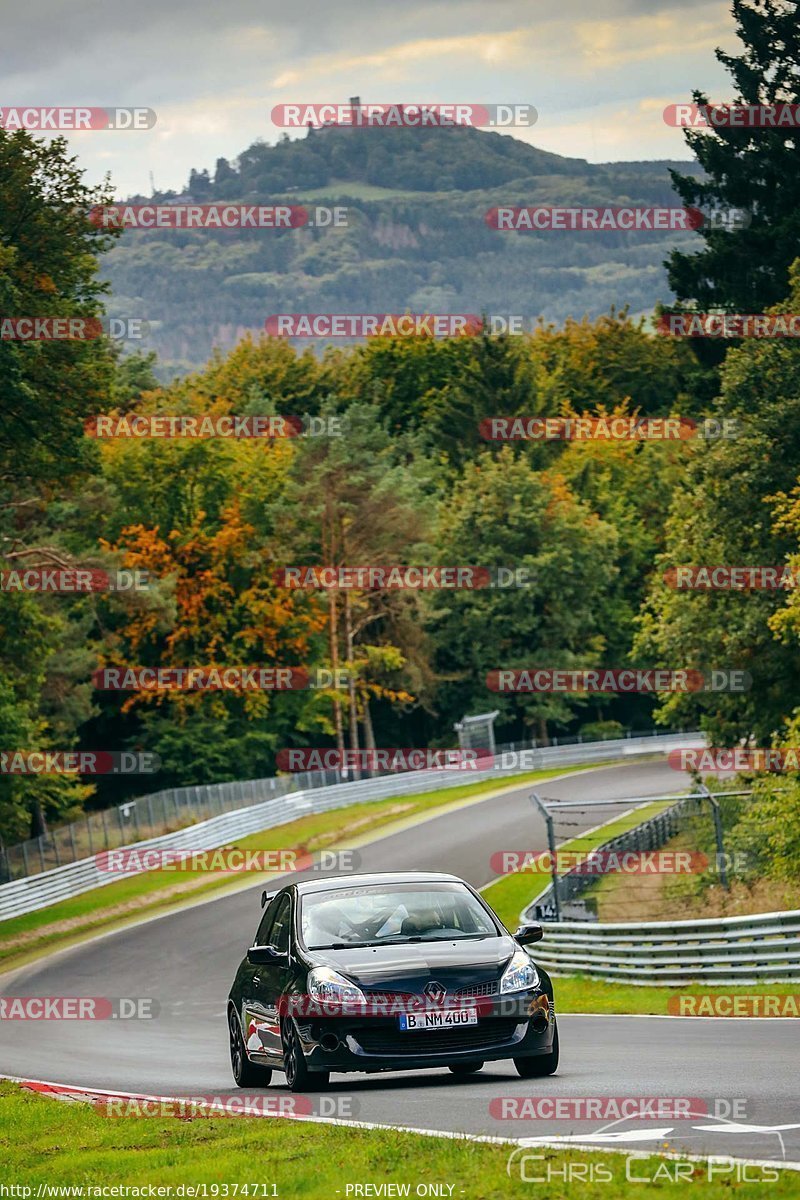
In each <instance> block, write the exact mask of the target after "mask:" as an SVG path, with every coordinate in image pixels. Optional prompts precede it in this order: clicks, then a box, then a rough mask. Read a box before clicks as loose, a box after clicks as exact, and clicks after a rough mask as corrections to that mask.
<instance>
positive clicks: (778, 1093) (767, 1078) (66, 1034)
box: [0, 762, 800, 1162]
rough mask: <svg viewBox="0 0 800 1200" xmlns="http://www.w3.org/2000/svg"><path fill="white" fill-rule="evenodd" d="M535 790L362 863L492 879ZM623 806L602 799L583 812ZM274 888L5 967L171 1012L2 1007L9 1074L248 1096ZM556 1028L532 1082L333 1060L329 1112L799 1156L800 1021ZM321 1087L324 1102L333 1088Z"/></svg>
mask: <svg viewBox="0 0 800 1200" xmlns="http://www.w3.org/2000/svg"><path fill="white" fill-rule="evenodd" d="M676 782H677V784H678V787H677V788H676ZM683 786H684V784H683V783H681V781H680V780H679V778H678V777H677V776H676V774H675V772H674V771H673V770H671V769H670V768H669V767H668V766H667V765H666V763H662V762H647V763H638V764H631V765H625V766H618V767H608V768H598V769H597V770H593V771H592V772H590V773H585V774H580V775H575V776H571V777H565V778H564V779H562V780H561V781H559V782H556V783H549V784H542V785H540V789H541V791H542V793H543V794H545V795H547V796H551V797H562V798H567V797H570V798H572V797H586V798H590V797H591V798H594V799H605V798H610V797H612V796H614V797H619V796H644V795H655V794H658V793H662V792H663V793H666V792H674V791H675V790H679V788H681V787H683ZM530 790H531V787H530V785H528V786H526V787H523V788H520V789H519V790H516V791H514V792H510V793H508V794H507V795H504V796H502V797H497V798H495V799H493V800H487V801H483V802H481V803H474V804H471V805H469V806H467V807H465V808H463V809H461V810H459V811H457V812H455V813H450V814H445V815H440V816H438V817H433V818H432V819H431V820H429V821H427V822H425V823H424V824H422V825H417V826H416V827H413V828H408V829H405V830H403V831H402V832H396V833H394V834H390V835H388V836H384V837H379V838H378V840H376V841H374V842H372V843H371V844H370V845H369V846H365V847H363V848H362V849H361V850H360V854H361V869H362V870H390V869H392V868H396V869H404V870H407V869H414V870H420V869H421V870H428V869H434V870H448V871H452V872H454V873H456V874H459V875H462V876H464V877H465V878H466V879H468V880H469V881H470V882H471V883H472V884H473V885H476V886H482V885H484V884H486V883H487V882H489V880H490V879H491V878H492V877H493V875H494V872H493V871H492V869H491V866H490V863H489V858H490V855H491V853H492V851H494V850H498V849H506V848H512V847H515V846H516V847H524V848H538V849H545V848H546V840H545V834H544V828H543V825H542V822H541V820H540V818H539V816H538V814H537V813H536V811H535V810H534V809H533V808H532V806H531V804H530V801H529V798H528V797H529V795H530ZM614 811H615V812H619V811H620V810H619V809H618V808H617V809H615V810H614ZM611 815H612V812H611V810H606V809H604V808H596V809H593V810H591V813H590V814H589V816H590V817H591V819H589V818H588V817H587V819H586V821H585V827H589V826H590V825H591V826H593V825H596V824H598V823H600V822H601V821H603V820H606V819H608V818H609V817H610V816H611ZM580 816H583V812H581V813H580ZM261 886H262V885H261V884H258V885H255V884H254V886H253V887H252V888H248V889H246V890H244V891H240V892H237V893H235V894H231V895H228V896H223V897H220V898H218V899H216V900H211V901H209V902H207V903H203V904H200V905H195V906H194V907H192V908H188V909H184V910H183V911H180V912H176V913H173V914H171V915H166V916H163V917H159V918H156V919H153V920H149V921H146V922H144V923H142V924H140V925H137V926H135V927H131V928H127V929H123V930H120V931H119V932H117V933H113V934H107V935H104V936H102V937H100V938H97V939H95V940H94V941H92V942H89V943H86V944H84V945H83V946H77V947H74V948H72V949H69V950H66V951H62V952H60V953H58V954H53V955H51V956H50V958H49V959H47V960H40V962H39V963H36V964H32V965H31V966H30V967H27V968H24V969H23V970H22V971H18V972H16V973H15V974H13V975H11V976H7V977H6V978H5V979H4V980H2V981H0V988H1V989H2V993H3V994H4V995H7V996H11V995H16V996H33V995H36V996H54V995H56V996H109V997H121V996H125V997H154V998H155V999H156V1000H157V1002H158V1004H159V1007H160V1012H159V1015H158V1017H157V1018H156V1019H154V1020H150V1021H142V1020H131V1021H110V1020H109V1021H53V1022H44V1021H0V1071H2V1072H3V1073H5V1074H8V1075H13V1076H21V1077H24V1078H27V1079H39V1080H49V1081H52V1082H56V1083H63V1084H75V1085H81V1086H86V1087H97V1088H106V1089H112V1090H119V1091H123V1092H136V1093H148V1094H157V1095H168V1096H176V1095H181V1094H191V1095H200V1094H214V1095H225V1094H238V1092H237V1089H235V1088H232V1087H231V1076H230V1066H229V1062H228V1047H227V1035H226V1026H225V1001H226V997H227V992H228V988H229V986H230V982H231V979H232V977H233V974H234V970H235V968H236V965H237V963H238V961H239V960H240V958H241V957H242V955H243V954H244V952H245V950H246V948H247V946H248V945H249V944H250V940H251V938H252V935H253V933H254V932H255V929H256V926H257V924H258V920H259V915H260V907H259V893H260V890H261ZM676 915H677V914H676ZM556 1007H557V1010H558V982H557V981H556ZM559 1028H560V1033H561V1066H560V1068H559V1071H558V1074H557V1075H555V1076H553V1077H551V1078H548V1079H541V1080H522V1079H520V1078H519V1077H518V1076H517V1074H516V1071H515V1070H514V1067H513V1064H511V1063H508V1064H505V1063H500V1064H494V1065H493V1064H488V1065H487V1066H486V1067H485V1068H484V1070H483V1071H482V1072H481V1073H480V1074H479V1075H477V1076H473V1077H472V1078H470V1079H469V1080H465V1081H457V1080H455V1079H454V1077H453V1076H452V1075H450V1074H449V1072H447V1071H443V1070H437V1071H427V1072H421V1073H418V1074H415V1075H404V1074H387V1075H372V1076H368V1075H334V1076H333V1077H332V1079H331V1085H330V1090H329V1092H328V1093H327V1094H326V1097H325V1098H324V1099H326V1100H327V1108H328V1110H331V1109H332V1108H334V1105H333V1104H332V1103H331V1100H330V1099H328V1098H332V1099H333V1100H334V1101H335V1102H336V1103H335V1115H337V1116H339V1117H344V1118H345V1119H348V1117H349V1118H354V1119H357V1120H360V1121H369V1122H376V1123H379V1124H384V1125H398V1126H405V1127H414V1128H419V1129H437V1130H450V1131H458V1132H468V1133H473V1134H484V1135H490V1136H495V1137H511V1138H525V1139H531V1138H541V1139H543V1140H546V1141H552V1140H553V1139H560V1138H571V1139H573V1140H574V1141H576V1142H579V1143H581V1144H583V1145H593V1146H597V1148H598V1149H600V1148H603V1147H607V1146H617V1147H623V1148H630V1149H632V1150H633V1149H638V1150H646V1149H652V1150H665V1149H669V1150H670V1151H673V1152H679V1153H680V1152H683V1153H687V1154H688V1153H693V1154H714V1155H733V1156H736V1157H739V1158H753V1159H763V1160H766V1159H770V1160H777V1161H791V1162H798V1161H800V1098H799V1096H800V1088H799V1087H798V1079H800V1038H798V1036H797V1029H798V1027H797V1024H795V1026H794V1027H792V1024H791V1019H786V1020H754V1019H731V1018H722V1019H712V1018H691V1017H689V1018H659V1017H634V1016H589V1015H586V1016H582V1015H581V1016H578V1015H576V1016H569V1015H565V1014H563V1013H562V1014H561V1015H560V1016H559ZM269 1092H270V1093H272V1094H275V1095H276V1096H278V1095H288V1094H287V1093H285V1091H284V1089H283V1076H282V1075H280V1074H276V1075H275V1076H274V1077H273V1087H272V1088H270V1089H269ZM508 1096H511V1097H531V1098H541V1097H547V1098H556V1097H609V1096H610V1097H630V1096H648V1097H650V1096H662V1097H692V1098H696V1099H697V1100H698V1101H699V1102H700V1103H699V1104H698V1105H697V1106H696V1108H695V1109H693V1110H692V1111H693V1112H694V1111H696V1112H697V1115H696V1116H690V1117H688V1118H686V1119H683V1120H667V1121H659V1120H649V1121H642V1120H639V1121H632V1120H627V1121H622V1122H610V1121H598V1120H596V1119H595V1120H586V1119H583V1120H578V1119H576V1118H574V1117H572V1118H570V1119H566V1120H542V1119H538V1118H536V1117H533V1118H530V1119H524V1120H510V1119H500V1118H499V1117H498V1116H497V1115H495V1112H496V1109H497V1105H495V1106H494V1110H495V1111H493V1112H490V1102H491V1101H492V1100H493V1099H495V1100H497V1099H498V1098H501V1097H508ZM307 1099H310V1100H311V1103H312V1104H314V1105H315V1106H319V1105H320V1104H321V1103H322V1099H323V1098H320V1097H313V1098H311V1097H310V1098H307ZM736 1101H738V1102H739V1106H740V1107H739V1109H738V1114H737V1109H736V1108H734V1107H732V1106H733V1105H734V1102H736ZM742 1104H743V1105H744V1116H743V1117H742V1108H741V1106H742Z"/></svg>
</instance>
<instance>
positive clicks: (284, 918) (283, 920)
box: [269, 896, 292, 954]
mask: <svg viewBox="0 0 800 1200" xmlns="http://www.w3.org/2000/svg"><path fill="white" fill-rule="evenodd" d="M291 917H292V902H291V900H290V899H289V897H288V896H284V897H283V899H282V900H281V902H280V906H279V908H278V911H277V912H276V914H275V921H274V923H273V925H272V928H271V929H270V931H269V941H270V944H271V945H272V946H274V947H275V949H276V950H280V952H281V954H288V953H289V926H290V923H291Z"/></svg>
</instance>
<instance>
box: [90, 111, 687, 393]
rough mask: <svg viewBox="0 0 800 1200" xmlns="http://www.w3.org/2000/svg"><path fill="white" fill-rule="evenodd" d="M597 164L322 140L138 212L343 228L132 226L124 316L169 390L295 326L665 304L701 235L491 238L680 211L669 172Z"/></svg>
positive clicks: (473, 144) (475, 147)
mask: <svg viewBox="0 0 800 1200" xmlns="http://www.w3.org/2000/svg"><path fill="white" fill-rule="evenodd" d="M670 167H676V168H677V169H679V170H681V171H682V172H684V173H688V172H696V171H699V167H698V166H697V165H696V164H692V163H684V162H680V163H678V162H674V163H673V162H663V161H662V162H630V163H601V164H593V163H589V162H587V161H586V160H585V159H577V158H564V157H561V156H560V155H557V154H551V153H548V152H546V151H543V150H539V149H537V148H536V147H535V146H531V145H528V144H527V143H525V142H520V141H518V140H517V139H515V138H514V137H511V136H506V135H503V134H499V133H494V132H489V131H483V130H479V129H474V128H467V127H464V126H453V127H429V128H421V129H409V128H388V129H386V128H352V127H341V126H329V127H324V128H320V129H310V130H309V131H308V133H307V136H306V137H304V138H298V139H295V140H291V139H289V138H288V137H287V136H285V135H284V136H283V137H282V138H281V139H280V140H279V141H278V143H277V145H269V144H268V143H267V142H265V141H261V140H258V141H256V142H254V143H253V145H251V146H250V147H248V148H247V149H246V150H244V151H243V152H242V153H241V154H240V155H239V156H238V158H237V159H235V160H233V161H232V162H229V161H228V160H227V159H224V158H220V159H218V160H217V163H216V166H215V168H214V170H213V171H211V170H209V169H208V168H203V169H194V170H193V171H192V172H191V176H190V179H189V183H188V187H187V190H186V192H184V193H182V194H181V195H180V196H177V195H176V193H174V192H162V193H155V194H154V196H153V197H141V196H140V197H131V200H133V201H139V202H141V201H142V200H145V199H147V200H153V201H156V202H158V201H161V202H169V201H171V200H172V201H175V200H181V201H186V200H189V199H191V200H193V201H196V202H198V203H212V202H214V201H232V202H246V203H248V204H252V203H254V202H256V201H258V202H260V203H265V204H274V203H276V202H278V201H285V202H288V203H295V204H302V203H306V202H309V203H315V204H322V205H325V204H333V203H336V204H340V205H341V204H346V205H347V207H348V224H347V227H346V228H328V229H312V228H307V227H304V228H299V229H293V230H256V229H249V230H221V231H206V230H192V231H181V230H163V229H162V230H154V231H141V232H140V231H133V230H127V231H126V232H125V234H124V235H123V237H122V238H121V239H120V240H119V242H118V243H117V244H116V245H115V246H114V248H113V249H112V250H111V251H110V252H109V254H108V255H107V256H106V260H105V274H106V277H107V278H108V279H109V280H110V282H111V285H112V289H113V298H112V301H111V303H110V305H109V308H110V311H111V312H112V314H113V315H126V316H140V317H144V318H145V319H146V320H148V321H149V322H150V324H151V335H150V338H149V339H148V341H147V343H146V344H145V348H147V349H155V350H156V351H157V352H158V354H159V358H160V360H161V373H162V374H165V376H166V377H170V376H172V375H174V374H176V373H181V372H183V371H186V370H189V369H192V368H194V367H197V366H201V365H202V364H203V363H204V362H205V361H206V360H207V359H208V357H209V355H210V354H211V351H212V349H213V348H214V347H215V346H218V347H220V348H222V349H229V348H230V347H232V346H233V345H234V344H235V343H236V341H238V340H239V339H240V338H241V337H242V336H243V335H244V333H245V332H246V331H248V330H250V331H253V332H255V333H260V332H261V331H263V327H264V321H265V320H266V318H267V317H268V316H270V315H272V314H276V313H287V312H310V313H328V312H330V313H354V312H405V311H408V310H410V311H412V312H436V313H446V312H455V313H500V314H519V315H522V316H525V317H526V318H528V319H529V320H535V319H536V318H537V317H539V316H542V317H544V319H545V320H547V321H554V322H556V323H561V322H563V321H564V320H565V319H566V318H567V317H569V316H572V317H575V318H578V319H580V318H581V317H583V316H584V315H588V316H590V317H595V316H598V315H600V314H601V313H603V312H607V311H608V310H609V308H610V307H611V305H615V306H616V307H617V308H621V307H623V306H624V305H628V306H629V307H630V309H631V311H632V312H633V313H635V314H639V313H650V312H651V311H652V309H653V307H654V305H655V303H656V302H657V301H658V300H668V299H670V293H669V290H668V287H667V283H666V275H665V271H664V268H663V259H664V258H665V257H666V254H667V252H668V251H669V249H670V248H671V247H672V246H674V245H682V246H684V247H686V246H689V247H691V246H692V245H693V243H694V244H696V243H697V238H696V235H694V234H691V233H689V234H677V235H676V234H674V233H657V232H644V231H640V232H635V233H602V234H601V233H596V232H590V231H584V232H548V233H544V232H541V233H538V232H537V233H521V234H509V233H501V232H496V231H494V230H491V229H489V228H488V227H487V225H486V223H485V220H484V217H485V213H486V211H487V210H488V209H489V208H492V207H493V206H495V205H498V204H512V205H527V204H553V205H564V204H573V205H624V204H635V205H678V204H679V203H680V202H679V201H678V199H677V196H676V194H675V193H674V191H673V189H672V184H671V180H670V176H669V168H670Z"/></svg>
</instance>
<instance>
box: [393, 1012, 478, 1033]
mask: <svg viewBox="0 0 800 1200" xmlns="http://www.w3.org/2000/svg"><path fill="white" fill-rule="evenodd" d="M398 1020H399V1022H400V1028H401V1030H403V1032H404V1033H411V1032H412V1031H413V1030H417V1029H452V1028H453V1027H454V1026H456V1025H477V1024H478V1014H477V1012H476V1011H475V1009H474V1008H435V1009H431V1010H429V1011H427V1012H420V1013H400V1014H399V1016H398Z"/></svg>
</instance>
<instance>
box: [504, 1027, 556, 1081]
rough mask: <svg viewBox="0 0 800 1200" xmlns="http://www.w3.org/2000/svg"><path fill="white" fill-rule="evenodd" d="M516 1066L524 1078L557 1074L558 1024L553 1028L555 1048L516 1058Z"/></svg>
mask: <svg viewBox="0 0 800 1200" xmlns="http://www.w3.org/2000/svg"><path fill="white" fill-rule="evenodd" d="M514 1066H515V1067H516V1068H517V1074H518V1075H520V1076H521V1077H522V1078H523V1079H540V1078H541V1077H542V1076H543V1075H553V1074H555V1072H556V1071H557V1070H558V1026H556V1027H555V1029H554V1030H553V1049H552V1050H551V1051H550V1053H549V1054H537V1055H535V1056H534V1055H531V1056H530V1057H528V1058H515V1059H514Z"/></svg>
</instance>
